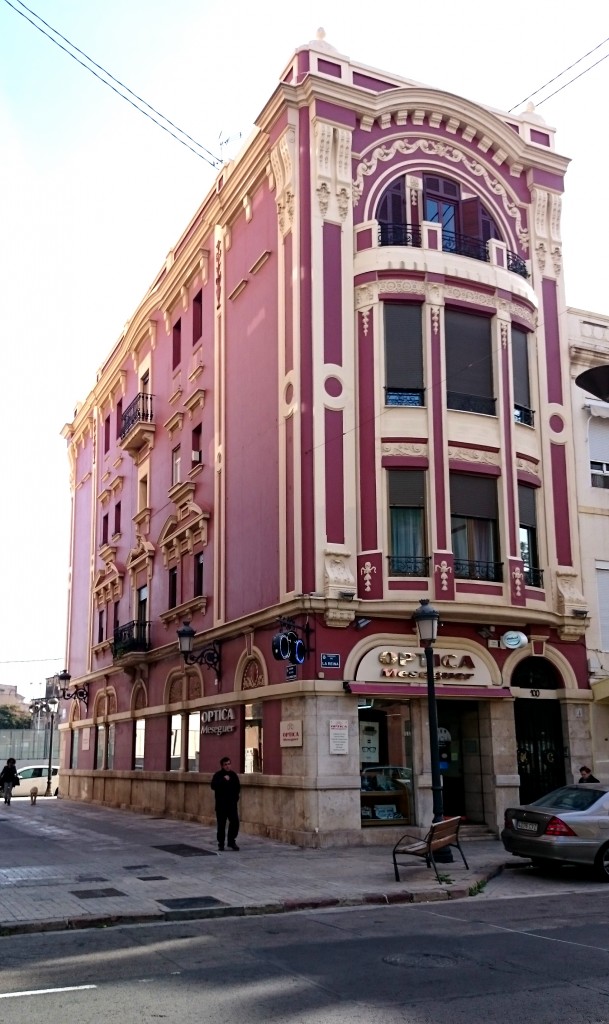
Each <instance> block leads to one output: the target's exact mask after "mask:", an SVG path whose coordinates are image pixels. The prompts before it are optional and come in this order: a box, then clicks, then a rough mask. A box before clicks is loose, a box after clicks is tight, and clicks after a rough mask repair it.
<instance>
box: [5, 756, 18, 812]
mask: <svg viewBox="0 0 609 1024" xmlns="http://www.w3.org/2000/svg"><path fill="white" fill-rule="evenodd" d="M16 764H17V762H16V761H15V758H14V757H9V759H8V761H7V762H6V764H5V765H4V768H3V769H2V771H1V772H0V789H2V792H3V794H4V803H5V804H9V806H10V802H11V795H12V792H13V786H18V785H19V774H18V772H17V768H16Z"/></svg>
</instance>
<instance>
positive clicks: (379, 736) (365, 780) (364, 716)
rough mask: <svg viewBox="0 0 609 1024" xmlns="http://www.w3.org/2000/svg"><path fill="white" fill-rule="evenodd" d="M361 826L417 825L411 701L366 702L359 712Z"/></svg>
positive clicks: (363, 702)
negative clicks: (413, 784) (413, 780)
mask: <svg viewBox="0 0 609 1024" xmlns="http://www.w3.org/2000/svg"><path fill="white" fill-rule="evenodd" d="M359 740H360V780H361V799H360V805H361V823H362V827H364V826H365V827H370V826H375V825H411V824H413V823H414V800H413V788H412V775H413V771H412V764H413V760H412V730H411V722H410V704H409V702H408V701H389V700H365V701H362V707H361V708H360V712H359Z"/></svg>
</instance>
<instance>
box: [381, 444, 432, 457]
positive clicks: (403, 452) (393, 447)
mask: <svg viewBox="0 0 609 1024" xmlns="http://www.w3.org/2000/svg"><path fill="white" fill-rule="evenodd" d="M381 455H389V456H391V455H393V456H396V455H397V456H402V457H404V458H409V457H410V458H417V459H421V458H426V457H427V444H425V443H419V442H417V441H383V443H382V445H381Z"/></svg>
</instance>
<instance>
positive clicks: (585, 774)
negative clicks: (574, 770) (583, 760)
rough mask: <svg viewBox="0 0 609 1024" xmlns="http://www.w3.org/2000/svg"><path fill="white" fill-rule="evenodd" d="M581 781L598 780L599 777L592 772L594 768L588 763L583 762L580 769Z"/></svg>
mask: <svg viewBox="0 0 609 1024" xmlns="http://www.w3.org/2000/svg"><path fill="white" fill-rule="evenodd" d="M579 781H580V782H598V779H597V778H595V777H594V775H593V774H592V769H591V768H588V765H587V764H583V765H582V766H581V768H580V769H579Z"/></svg>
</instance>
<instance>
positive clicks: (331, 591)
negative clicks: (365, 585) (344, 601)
mask: <svg viewBox="0 0 609 1024" xmlns="http://www.w3.org/2000/svg"><path fill="white" fill-rule="evenodd" d="M349 560H350V555H348V554H347V553H339V552H326V554H325V559H324V561H325V573H324V577H325V578H324V594H325V596H326V597H333V598H337V599H340V596H341V594H343V593H346V592H352V593H353V595H355V594H356V590H357V588H356V585H355V578H354V576H353V573H352V572H351V566H350V564H349Z"/></svg>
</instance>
